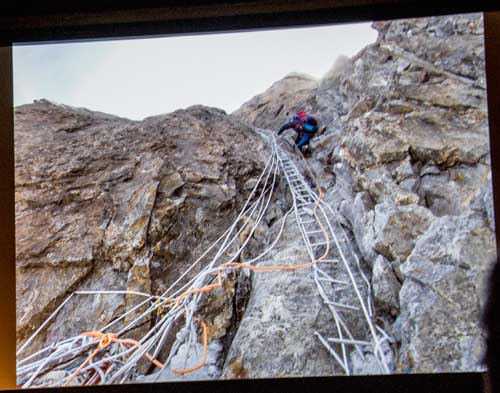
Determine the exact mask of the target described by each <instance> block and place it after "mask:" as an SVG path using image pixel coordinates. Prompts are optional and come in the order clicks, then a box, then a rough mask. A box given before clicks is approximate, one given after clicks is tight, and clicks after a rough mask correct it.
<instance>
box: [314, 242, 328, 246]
mask: <svg viewBox="0 0 500 393" xmlns="http://www.w3.org/2000/svg"><path fill="white" fill-rule="evenodd" d="M326 244H327V243H326V242H319V243H312V244H311V247H317V246H326Z"/></svg>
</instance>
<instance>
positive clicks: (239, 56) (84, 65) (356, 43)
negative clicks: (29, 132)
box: [13, 23, 377, 120]
mask: <svg viewBox="0 0 500 393" xmlns="http://www.w3.org/2000/svg"><path fill="white" fill-rule="evenodd" d="M376 36H377V34H376V32H375V30H373V29H372V28H371V27H370V23H358V24H349V25H335V26H320V27H308V28H294V29H280V30H266V31H251V32H237V33H224V34H206V35H187V36H171V37H155V38H147V39H131V40H114V41H88V42H68V43H57V44H37V45H15V46H14V48H13V63H14V64H13V67H14V105H15V106H18V105H22V104H27V103H31V102H33V100H35V99H40V98H46V99H49V100H51V101H55V102H58V103H63V104H67V105H71V106H76V107H85V108H88V109H91V110H96V111H101V112H105V113H110V114H114V115H117V116H122V117H126V118H129V119H133V120H141V119H143V118H145V117H147V116H153V115H158V114H162V113H168V112H172V111H174V110H176V109H180V108H186V107H188V106H191V105H196V104H201V105H207V106H213V107H218V108H221V109H224V110H225V111H226V112H228V113H231V112H233V111H234V110H236V109H237V108H239V107H240V106H241V105H242V104H243V103H244V102H246V101H248V100H249V99H251V98H252V97H253V96H255V95H257V94H259V93H262V92H263V91H264V90H266V89H267V88H268V87H270V86H271V85H272V84H273V83H274V82H276V81H277V80H279V79H281V78H283V77H284V76H285V75H287V74H289V73H290V72H300V73H306V74H309V75H311V76H313V77H316V78H321V76H322V75H324V74H325V73H326V72H327V71H328V70H329V69H330V68H331V67H332V65H333V64H334V62H335V59H336V58H337V57H338V56H339V55H346V56H349V57H350V56H353V55H354V54H356V53H357V52H358V51H359V50H361V49H362V48H363V47H365V46H366V45H368V44H370V43H372V42H374V41H375V39H376Z"/></svg>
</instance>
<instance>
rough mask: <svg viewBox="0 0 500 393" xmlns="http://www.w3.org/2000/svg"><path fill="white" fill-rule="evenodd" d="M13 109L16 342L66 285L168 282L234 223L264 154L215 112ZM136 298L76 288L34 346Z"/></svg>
mask: <svg viewBox="0 0 500 393" xmlns="http://www.w3.org/2000/svg"><path fill="white" fill-rule="evenodd" d="M15 115H16V130H15V144H16V145H15V146H16V151H15V154H16V247H17V248H16V250H17V282H18V286H17V334H18V343H19V344H20V343H22V342H23V341H24V340H25V339H26V338H27V337H28V336H29V335H30V334H31V333H32V332H33V331H34V330H35V328H37V327H38V326H39V325H40V323H41V322H42V321H43V320H44V319H45V318H46V317H48V316H49V315H50V314H51V313H52V312H53V311H54V309H55V308H56V307H57V306H58V305H59V304H60V303H61V302H62V301H63V300H64V299H65V298H66V297H67V296H68V295H69V294H70V293H71V292H72V291H75V290H125V289H128V290H132V291H142V292H147V293H160V292H162V291H163V290H165V289H166V287H167V286H168V285H170V284H171V283H172V281H173V280H174V279H176V278H177V277H178V275H179V274H180V272H183V271H184V270H185V269H186V267H187V266H189V265H190V264H191V263H192V262H193V261H194V259H195V258H194V257H196V256H198V255H200V254H201V253H202V252H203V251H204V250H205V248H206V247H207V245H208V244H210V242H211V241H213V240H214V239H216V238H217V237H219V236H220V234H221V233H222V232H223V231H224V230H225V228H226V227H227V226H228V225H229V223H230V222H231V221H232V220H233V219H234V217H235V214H237V211H238V209H239V208H240V203H241V201H242V199H243V198H244V197H246V196H247V195H248V194H249V192H250V190H248V189H247V188H245V184H246V183H248V182H251V181H252V179H254V177H255V176H258V174H259V173H260V172H261V170H262V168H263V165H264V162H265V161H264V158H265V155H266V146H265V145H264V144H263V142H261V141H260V140H258V139H256V138H255V135H253V134H252V133H251V131H250V129H249V128H248V127H247V126H245V125H243V124H242V123H241V122H238V121H235V120H234V119H232V118H231V117H229V116H227V115H226V114H225V113H224V112H222V111H220V110H218V109H213V108H206V107H201V106H197V107H191V108H188V109H186V110H178V111H176V112H173V113H171V114H168V115H161V116H155V117H150V118H147V119H145V120H144V121H142V122H135V121H130V120H127V119H121V118H118V117H114V116H108V115H104V114H100V113H96V112H91V111H88V110H83V109H76V108H71V107H68V106H64V105H57V104H53V103H51V102H48V101H46V100H40V101H38V102H35V103H34V104H30V105H24V106H21V107H18V108H16V114H15ZM137 300H138V299H136V298H133V297H132V296H127V297H124V296H123V295H100V296H97V297H96V296H88V295H80V296H75V297H73V298H72V299H71V300H70V302H69V303H68V304H67V305H66V306H65V307H64V309H63V310H62V311H61V312H60V313H59V314H58V315H57V317H56V319H55V321H54V323H53V324H52V325H50V326H49V328H48V330H47V331H46V332H44V333H43V334H42V335H41V336H40V337H39V339H38V341H37V342H35V343H34V345H33V346H32V347H31V348H32V349H31V350H33V349H35V348H37V347H39V346H40V345H42V344H43V343H44V342H54V341H56V340H58V339H61V338H63V337H69V336H71V335H73V334H79V333H80V332H82V331H85V330H94V329H96V328H99V327H101V326H104V325H105V324H106V323H107V322H109V321H110V320H112V319H113V318H115V317H116V316H117V315H119V314H120V313H122V312H123V311H124V310H125V309H127V308H129V307H131V306H132V305H133V304H135V303H136V302H137Z"/></svg>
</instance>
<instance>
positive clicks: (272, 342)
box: [15, 15, 495, 380]
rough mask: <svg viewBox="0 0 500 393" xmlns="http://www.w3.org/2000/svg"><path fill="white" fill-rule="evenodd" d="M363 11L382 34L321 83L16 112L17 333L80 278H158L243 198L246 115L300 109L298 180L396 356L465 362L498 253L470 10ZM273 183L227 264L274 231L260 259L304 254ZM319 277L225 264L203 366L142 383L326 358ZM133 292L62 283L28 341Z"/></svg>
mask: <svg viewBox="0 0 500 393" xmlns="http://www.w3.org/2000/svg"><path fill="white" fill-rule="evenodd" d="M373 27H374V28H375V29H376V30H377V31H378V32H379V36H378V40H377V42H376V43H374V44H372V45H370V46H368V47H366V48H365V49H363V50H362V51H361V52H360V53H358V54H357V55H356V56H354V57H353V58H351V59H348V58H340V59H337V61H336V62H335V64H334V66H333V67H332V70H331V71H330V72H328V73H327V74H326V75H325V77H324V78H322V79H321V80H319V81H316V80H314V79H313V78H311V77H309V76H307V75H302V74H297V73H292V74H289V75H288V76H286V77H285V78H284V79H283V80H281V81H278V82H276V83H275V84H274V85H273V86H271V87H270V88H269V89H268V90H267V91H265V92H264V93H263V94H261V95H258V96H256V97H254V98H252V99H251V100H250V101H249V102H247V103H245V104H243V105H242V107H241V108H240V109H239V110H237V111H236V112H235V113H233V114H232V115H227V114H225V113H224V112H223V111H221V110H218V109H214V108H206V107H201V106H195V107H191V108H188V109H186V110H178V111H175V112H173V113H171V114H166V115H161V116H155V117H151V118H147V119H145V120H144V121H141V122H136V121H130V120H127V119H122V118H118V117H115V116H110V115H105V114H101V113H97V112H91V111H88V110H84V109H79V108H72V107H68V106H65V105H59V104H54V103H51V102H49V101H46V100H40V101H37V102H35V103H34V104H30V105H25V106H21V107H18V108H16V111H15V149H16V150H15V157H16V253H17V262H16V269H17V270H16V271H17V283H18V285H17V334H18V344H19V345H20V344H22V343H24V342H25V341H26V339H27V338H28V337H29V336H30V335H31V334H32V333H33V332H34V331H35V330H36V329H37V328H38V327H39V326H40V324H41V323H42V322H43V321H44V320H45V319H46V318H47V317H49V316H50V315H51V314H52V313H53V312H54V311H55V310H56V308H57V307H58V306H59V305H60V304H61V303H62V302H63V301H64V300H65V299H66V298H67V297H68V296H69V295H70V294H71V293H72V292H74V291H76V290H78V291H85V290H87V291H96V290H101V291H112V290H116V291H120V290H128V291H137V292H144V293H152V294H160V293H162V292H163V291H164V290H165V289H166V288H167V287H168V286H169V285H170V284H171V283H172V282H173V281H175V280H176V278H177V277H178V276H179V275H180V274H181V273H182V272H183V271H184V270H185V269H186V268H187V267H188V266H190V264H191V263H192V262H193V260H195V259H196V258H197V257H198V256H199V255H201V254H202V252H203V251H204V250H205V249H206V248H207V247H208V246H209V245H210V244H211V243H212V242H213V241H214V240H215V239H217V238H218V237H219V236H220V235H221V234H222V233H223V232H224V231H225V230H226V228H228V227H229V226H230V225H231V223H232V222H233V221H234V219H235V218H236V215H237V214H238V211H239V209H240V208H241V207H242V205H243V203H244V201H245V199H246V198H247V197H248V196H249V195H250V192H251V190H252V188H253V187H254V185H255V184H256V182H257V177H258V176H259V174H260V173H261V172H262V170H263V169H264V167H265V163H266V160H267V157H268V156H269V153H270V150H269V149H270V147H269V144H268V143H266V141H265V140H264V139H262V138H261V137H260V136H259V134H258V133H256V132H255V128H266V129H272V130H276V129H277V128H278V127H279V126H280V125H281V124H282V123H283V122H284V121H286V120H287V115H286V113H287V112H290V111H295V110H298V109H304V110H307V111H309V112H310V113H312V114H313V115H315V116H316V117H317V118H318V119H319V121H320V123H321V124H322V125H325V126H326V127H327V130H326V132H324V133H323V134H322V135H320V136H317V137H315V138H314V140H313V142H312V150H313V155H312V157H311V158H309V159H308V165H309V166H310V167H311V168H312V169H313V171H314V172H315V173H316V174H317V179H314V182H313V181H311V186H316V185H318V186H320V187H321V189H322V190H324V192H325V201H326V202H327V203H328V204H329V205H330V206H331V207H332V208H333V210H334V211H335V212H336V213H338V214H339V216H340V217H341V219H342V226H343V230H345V231H346V232H347V233H348V239H349V241H350V243H351V247H352V249H353V250H354V252H355V253H356V255H357V256H358V257H359V259H360V261H361V270H362V271H364V272H365V273H366V275H367V277H368V279H369V282H370V284H371V288H372V292H373V293H372V295H373V299H374V302H375V313H376V315H375V319H376V320H377V323H378V324H379V325H380V326H383V327H384V328H385V329H386V331H388V332H389V333H390V335H391V337H392V346H393V351H394V353H395V355H396V356H395V357H394V358H393V359H392V360H391V365H392V370H391V371H394V372H402V373H405V372H434V371H472V370H478V369H480V368H481V357H482V352H483V347H484V342H483V336H482V332H481V330H480V327H479V318H480V312H481V309H482V305H483V303H484V278H485V275H486V274H487V273H488V271H489V267H490V264H491V261H492V260H493V259H494V257H495V242H494V226H493V207H492V191H491V176H490V174H491V167H490V161H489V143H488V142H489V140H488V124H487V111H486V90H485V76H484V53H483V41H482V39H483V38H482V37H483V36H482V33H483V30H482V19H481V16H480V15H466V16H459V17H457V16H454V17H436V18H423V19H419V20H402V21H393V22H377V23H374V25H373ZM332 60H334V59H332ZM284 137H285V138H286V137H290V134H288V133H285V134H284ZM297 165H299V167H302V166H303V163H301V162H299V161H297ZM310 180H312V179H310ZM316 182H317V183H318V184H315V183H316ZM277 187H278V193H277V195H278V196H277V197H274V198H273V199H272V201H271V203H270V209H269V212H268V213H266V216H265V217H264V220H263V221H262V223H261V224H259V228H258V229H257V230H256V231H255V232H254V233H253V234H251V236H252V239H251V242H250V243H248V244H249V246H248V249H247V250H246V251H245V254H244V255H241V257H240V260H242V261H244V260H248V259H249V258H251V257H253V256H255V255H257V254H258V253H259V252H261V251H262V249H263V247H264V246H265V245H269V244H270V243H271V242H272V241H273V239H274V238H275V236H276V234H277V233H278V232H279V231H281V229H282V228H283V235H282V237H281V238H280V239H279V241H278V242H277V243H276V244H275V247H274V248H273V251H272V252H271V253H270V254H269V255H268V258H267V259H266V264H267V265H269V264H271V265H273V264H274V265H280V264H284V263H287V261H289V260H290V259H293V260H294V261H301V260H304V259H306V260H307V253H306V251H305V249H304V245H303V243H302V242H303V240H302V238H301V235H300V233H299V231H298V230H297V228H296V225H295V224H294V222H293V220H292V219H291V216H288V217H283V216H284V214H285V212H286V211H287V210H288V209H289V208H290V206H291V199H290V195H288V194H287V192H286V187H285V183H284V182H280V183H279V184H278V186H277ZM245 240H246V239H245V237H244V236H241V239H240V242H241V243H243V242H245ZM199 271H200V269H194V270H193V271H192V272H191V273H190V274H191V276H193V275H194V274H196V273H197V272H199ZM188 277H189V276H188ZM315 291H316V289H315V287H314V283H313V280H312V279H311V276H310V275H309V274H308V273H307V272H306V271H300V272H293V273H290V272H278V273H273V274H272V275H265V274H261V273H255V274H254V273H252V274H249V275H246V274H244V275H243V274H240V275H237V276H236V277H233V278H232V279H229V280H228V281H227V285H226V287H225V290H224V291H222V290H219V291H215V292H214V293H213V294H211V295H209V296H207V297H206V298H205V299H204V300H203V302H204V303H203V304H204V306H203V309H204V310H205V311H204V314H205V316H206V318H207V320H209V321H210V323H211V325H210V327H211V330H210V334H209V340H210V343H209V356H208V360H207V362H206V365H205V367H204V368H203V370H201V371H200V373H199V374H195V373H193V374H192V375H188V376H185V377H178V376H175V375H173V374H172V373H170V371H168V370H166V369H164V370H163V371H162V372H160V373H156V374H153V375H152V376H149V377H143V376H141V377H139V378H138V380H148V378H149V379H150V380H171V379H174V378H195V379H200V378H218V377H223V378H247V377H251V378H253V377H278V376H298V375H331V374H341V373H342V370H339V369H338V367H337V366H336V365H335V362H334V361H333V360H332V357H331V356H330V354H329V353H328V352H327V351H326V349H325V348H324V347H323V346H322V345H321V344H320V343H319V342H318V340H317V339H316V337H315V336H314V333H315V332H318V331H319V332H322V331H323V329H324V328H325V326H329V325H331V324H332V321H331V319H330V316H329V314H328V313H326V312H325V307H324V305H322V303H321V298H320V297H319V295H318V293H317V292H315ZM364 295H366V294H364ZM136 302H137V299H135V298H134V297H133V296H130V295H123V294H114V295H113V294H107V295H99V296H94V295H92V296H90V295H84V294H82V295H78V296H73V297H72V298H71V299H70V300H69V301H68V303H67V304H65V306H64V308H62V309H61V310H60V311H59V312H58V314H57V315H56V317H55V318H54V319H53V320H52V321H51V323H50V324H48V326H47V327H46V328H45V329H44V330H43V331H42V332H41V333H40V335H38V336H37V338H36V340H35V341H34V342H33V344H32V345H31V346H30V349H29V352H33V351H35V350H37V349H39V348H41V347H42V346H44V345H47V344H50V343H53V342H56V341H58V340H61V339H63V338H65V337H70V336H72V335H78V334H79V333H81V332H82V331H89V330H94V329H97V328H98V327H100V326H103V325H105V324H106V323H108V322H110V321H112V320H114V319H116V318H117V317H118V316H119V315H121V314H123V312H124V311H125V310H130V309H131V308H132V307H133V306H134V305H135V304H136ZM153 322H154V321H147V322H146V324H149V326H151V324H152V323H153ZM140 331H141V327H138V328H137V330H136V332H135V334H137V335H140V334H139V333H140ZM132 334H134V332H132ZM170 344H171V343H170ZM167 352H168V351H167ZM181 355H182V347H181V348H180V349H179V352H178V356H181ZM184 355H186V354H184ZM184 357H185V356H184ZM183 359H184V358H183ZM179 361H180V360H179ZM173 362H175V357H174V360H173ZM351 363H352V364H353V370H354V372H355V373H358V374H365V373H371V372H374V371H373V368H371V367H370V364H369V362H368V363H367V362H364V363H363V362H360V361H358V360H356V358H355V357H353V358H352V359H351ZM143 371H144V372H142V374H144V373H146V371H145V370H143Z"/></svg>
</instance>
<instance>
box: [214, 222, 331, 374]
mask: <svg viewBox="0 0 500 393" xmlns="http://www.w3.org/2000/svg"><path fill="white" fill-rule="evenodd" d="M279 225H280V223H276V224H275V226H276V227H279ZM302 242H303V240H302V238H301V236H300V232H299V231H298V228H297V226H296V224H295V222H294V218H293V217H291V216H289V218H288V219H287V223H286V225H285V232H284V234H283V237H282V239H281V240H280V241H279V242H278V244H277V246H276V248H275V249H274V250H273V251H272V253H271V255H270V256H269V257H268V258H266V261H265V262H262V264H265V265H266V266H268V265H282V264H299V263H303V262H304V261H307V260H309V257H308V253H307V251H306V249H305V247H304V245H303V244H302ZM331 323H332V320H331V315H330V314H329V312H328V310H327V309H326V308H325V307H323V305H322V302H321V299H320V296H319V294H318V291H317V289H316V285H315V283H314V279H313V275H312V271H311V270H310V269H308V270H298V271H292V272H287V271H282V272H280V271H277V272H254V273H253V274H252V292H251V296H250V299H249V303H248V306H247V310H246V312H245V315H244V318H243V319H242V321H241V323H240V325H239V328H238V331H237V333H236V335H235V337H234V339H233V341H232V344H231V347H230V348H229V352H228V354H227V357H226V361H225V364H224V369H223V374H222V376H223V378H264V377H280V376H294V375H295V376H296V375H311V376H312V375H331V374H332V373H339V372H340V370H338V366H336V364H335V363H334V360H333V359H332V358H331V356H330V354H329V353H328V352H327V351H326V349H325V348H324V347H323V346H322V344H321V342H320V341H319V340H318V339H317V337H315V335H314V334H313V333H314V331H316V330H317V331H319V332H321V333H323V334H326V332H327V331H328V329H329V327H330V326H331Z"/></svg>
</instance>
